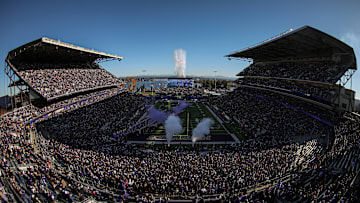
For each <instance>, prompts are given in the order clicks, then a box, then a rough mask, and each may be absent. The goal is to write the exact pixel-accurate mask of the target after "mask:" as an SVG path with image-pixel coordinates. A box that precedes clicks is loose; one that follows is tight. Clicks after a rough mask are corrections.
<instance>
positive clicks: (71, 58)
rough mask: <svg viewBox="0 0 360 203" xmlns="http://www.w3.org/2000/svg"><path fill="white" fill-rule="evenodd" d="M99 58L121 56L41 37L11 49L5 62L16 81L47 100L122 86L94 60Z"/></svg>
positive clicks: (121, 82) (119, 81)
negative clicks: (16, 78)
mask: <svg viewBox="0 0 360 203" xmlns="http://www.w3.org/2000/svg"><path fill="white" fill-rule="evenodd" d="M84 55H88V56H84ZM34 58H35V59H36V61H34ZM99 58H116V59H119V60H121V59H122V57H120V56H115V55H109V54H106V53H102V52H97V51H93V50H89V49H85V48H82V47H78V46H74V45H71V44H68V43H64V42H60V41H56V40H52V39H49V38H41V39H38V40H35V41H33V42H30V43H28V44H26V45H23V46H21V47H19V48H17V49H14V50H12V51H11V52H9V54H8V56H7V58H6V61H7V63H8V64H9V65H10V66H11V68H12V69H13V71H14V72H15V73H16V74H17V75H18V77H19V79H20V80H22V81H24V82H25V83H26V84H28V86H29V87H30V88H32V89H33V90H34V91H35V92H36V93H38V94H39V95H41V96H42V97H44V98H45V99H46V100H47V101H51V100H54V99H56V98H59V97H63V96H69V95H72V94H75V93H79V92H85V91H90V90H96V89H100V88H111V87H116V86H118V87H120V86H122V85H123V81H122V80H120V79H119V78H117V77H115V76H114V75H112V74H111V73H109V72H108V71H106V70H105V69H103V68H102V67H101V66H100V65H99V64H98V63H95V60H96V59H99Z"/></svg>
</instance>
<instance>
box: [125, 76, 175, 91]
mask: <svg viewBox="0 0 360 203" xmlns="http://www.w3.org/2000/svg"><path fill="white" fill-rule="evenodd" d="M143 85H144V86H145V89H146V90H148V91H151V86H152V85H153V87H154V88H161V87H164V88H167V86H168V82H167V80H160V79H159V80H152V81H138V82H137V83H136V89H140V87H141V86H143ZM125 86H126V87H127V84H125Z"/></svg>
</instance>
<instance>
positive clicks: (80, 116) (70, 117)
mask: <svg viewBox="0 0 360 203" xmlns="http://www.w3.org/2000/svg"><path fill="white" fill-rule="evenodd" d="M145 110H146V108H145V102H144V98H143V97H142V96H141V95H135V94H132V93H129V92H123V93H120V94H118V95H115V96H112V97H110V98H107V99H105V100H102V101H100V102H97V103H95V104H92V105H87V106H85V107H82V108H78V109H76V110H73V111H70V112H65V113H59V114H58V115H57V116H56V117H52V118H50V119H47V120H45V121H43V122H41V123H40V124H39V129H42V130H44V131H46V132H47V135H48V136H49V138H53V139H56V140H59V141H60V142H62V143H65V144H67V145H74V146H77V147H80V148H86V149H93V150H95V149H97V148H99V147H100V146H101V145H104V144H109V143H112V142H114V141H113V140H112V138H113V137H112V135H116V133H118V132H120V131H125V130H126V129H129V128H131V127H132V126H133V125H134V123H136V121H137V120H138V119H139V118H140V116H142V115H143V114H144V112H145ZM84 121H86V122H84ZM109 135H110V136H109ZM119 138H122V137H121V136H119Z"/></svg>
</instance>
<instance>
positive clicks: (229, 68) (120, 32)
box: [0, 0, 360, 96]
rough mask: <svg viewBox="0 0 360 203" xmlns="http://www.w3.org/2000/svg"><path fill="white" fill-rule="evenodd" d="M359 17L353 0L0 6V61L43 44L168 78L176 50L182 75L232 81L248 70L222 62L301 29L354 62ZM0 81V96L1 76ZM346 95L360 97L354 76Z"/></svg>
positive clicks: (0, 2) (122, 69)
mask: <svg viewBox="0 0 360 203" xmlns="http://www.w3.org/2000/svg"><path fill="white" fill-rule="evenodd" d="M359 9H360V1H359V0H348V1H347V0H344V1H338V0H329V1H325V0H317V1H313V0H310V1H308V0H305V1H293V0H287V1H280V0H279V1H265V0H264V1H258V0H252V1H245V0H244V1H240V0H236V1H235V0H234V1H230V0H229V1H227V0H219V1H211V0H206V1H205V0H171V1H170V0H166V1H165V0H164V1H160V0H159V1H157V0H154V1H151V0H144V1H141V0H128V1H121V0H117V1H106V0H104V1H91V0H87V1H80V0H79V1H36V0H34V1H14V0H11V1H10V0H9V1H8V0H0V26H1V32H0V60H1V61H2V63H3V64H5V62H4V60H5V57H6V55H7V53H8V52H9V51H10V50H12V49H14V48H16V47H18V46H21V45H22V44H25V43H27V42H30V41H32V40H35V39H38V38H40V37H43V36H45V37H50V38H53V39H60V40H61V41H64V42H69V43H72V44H76V45H80V46H83V47H86V48H91V49H96V50H99V51H103V52H106V53H111V54H116V55H120V56H123V57H124V58H123V60H122V61H120V62H119V61H112V62H104V63H101V65H102V66H103V67H104V68H106V69H107V70H108V71H110V72H111V73H113V74H114V75H116V76H119V77H121V76H133V75H141V74H143V72H142V71H143V70H146V74H149V75H154V74H155V75H157V74H173V73H174V63H173V51H174V50H175V49H179V48H182V49H184V50H186V52H187V67H186V74H188V75H198V76H204V75H205V76H209V75H214V72H213V71H215V70H216V71H218V72H217V75H222V76H229V77H235V75H236V74H237V73H238V72H240V71H241V70H243V69H244V68H246V67H247V66H248V65H249V63H247V62H244V61H239V60H231V61H229V60H227V58H225V57H224V56H225V55H226V54H229V53H231V52H234V51H236V50H240V49H242V48H245V47H248V46H251V45H254V44H256V43H258V42H261V41H263V40H265V39H267V38H270V37H272V36H275V35H277V34H279V33H281V32H284V31H286V30H288V29H291V28H292V29H296V28H299V27H301V26H304V25H309V26H312V27H315V28H317V29H319V30H322V31H324V32H326V33H328V34H330V35H332V36H334V37H336V38H338V39H340V40H343V41H345V42H346V43H348V44H349V45H351V46H352V47H353V48H354V50H355V53H356V55H357V57H359V56H360V20H359V19H360V12H359ZM358 61H359V59H358ZM3 64H1V65H3ZM0 78H1V79H0V80H2V81H4V82H1V84H0V96H3V95H5V94H6V93H7V92H8V91H7V90H6V89H7V88H6V77H5V75H4V72H3V71H1V73H0ZM347 87H348V88H350V82H349V84H348V85H347ZM352 89H353V90H355V91H358V92H360V73H355V75H354V77H353V81H352Z"/></svg>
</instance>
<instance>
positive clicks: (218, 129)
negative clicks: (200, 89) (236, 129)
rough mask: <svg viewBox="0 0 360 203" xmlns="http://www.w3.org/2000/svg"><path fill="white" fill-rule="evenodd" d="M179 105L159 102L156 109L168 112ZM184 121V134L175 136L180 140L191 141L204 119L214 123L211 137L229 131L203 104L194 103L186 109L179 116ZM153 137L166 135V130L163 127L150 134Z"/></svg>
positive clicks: (173, 102) (175, 102) (171, 102)
mask: <svg viewBox="0 0 360 203" xmlns="http://www.w3.org/2000/svg"><path fill="white" fill-rule="evenodd" d="M177 105H178V102H177V101H157V103H156V104H155V108H157V109H159V110H162V111H168V110H170V109H171V108H173V107H176V106H177ZM178 116H179V117H180V119H181V121H182V126H183V129H184V131H183V133H181V135H174V138H177V139H178V140H191V135H192V130H193V129H194V128H195V127H196V126H197V124H198V123H199V122H201V120H202V119H204V118H211V119H212V120H213V121H214V125H212V127H211V129H210V135H225V134H228V133H227V131H226V130H225V129H224V128H223V127H222V125H221V124H220V123H219V122H218V121H217V120H216V118H214V116H213V115H212V113H211V112H210V111H209V110H208V109H207V108H206V106H205V105H204V104H203V103H201V102H193V103H191V105H190V106H188V107H186V108H185V109H184V110H183V111H182V112H181V113H180V114H179V115H178ZM150 134H151V135H165V128H164V126H163V125H161V126H160V127H159V128H157V129H156V130H154V131H153V132H151V133H150Z"/></svg>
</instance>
